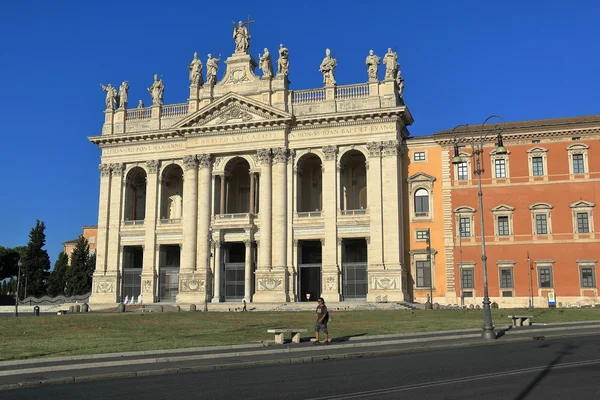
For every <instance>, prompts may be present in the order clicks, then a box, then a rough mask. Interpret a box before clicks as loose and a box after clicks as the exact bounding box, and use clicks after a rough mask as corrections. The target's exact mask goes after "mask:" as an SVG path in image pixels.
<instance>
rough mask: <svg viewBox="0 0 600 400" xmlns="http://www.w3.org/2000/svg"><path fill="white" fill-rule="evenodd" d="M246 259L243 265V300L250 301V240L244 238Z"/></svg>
mask: <svg viewBox="0 0 600 400" xmlns="http://www.w3.org/2000/svg"><path fill="white" fill-rule="evenodd" d="M244 245H246V259H245V265H244V268H245V269H244V300H246V302H248V303H249V302H251V301H252V241H250V240H244Z"/></svg>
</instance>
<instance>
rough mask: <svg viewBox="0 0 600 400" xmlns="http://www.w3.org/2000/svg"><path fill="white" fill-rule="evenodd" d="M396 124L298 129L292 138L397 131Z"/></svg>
mask: <svg viewBox="0 0 600 400" xmlns="http://www.w3.org/2000/svg"><path fill="white" fill-rule="evenodd" d="M395 131H396V124H376V125H360V126H340V127H336V128H325V129H310V130H296V131H292V132H290V135H289V137H290V139H302V138H311V137H321V136H345V135H357V134H365V133H378V132H395Z"/></svg>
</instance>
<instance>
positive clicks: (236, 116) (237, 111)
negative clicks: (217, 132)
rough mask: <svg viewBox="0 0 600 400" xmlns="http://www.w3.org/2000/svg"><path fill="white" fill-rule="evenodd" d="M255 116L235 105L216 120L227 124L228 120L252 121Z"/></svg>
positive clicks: (218, 122)
mask: <svg viewBox="0 0 600 400" xmlns="http://www.w3.org/2000/svg"><path fill="white" fill-rule="evenodd" d="M253 119H254V116H253V115H252V114H250V113H249V112H248V111H244V110H242V109H241V108H238V107H234V108H232V109H230V110H229V111H226V112H224V113H223V114H221V115H220V116H219V118H217V119H216V120H215V122H216V123H217V124H225V123H228V122H248V121H252V120H253Z"/></svg>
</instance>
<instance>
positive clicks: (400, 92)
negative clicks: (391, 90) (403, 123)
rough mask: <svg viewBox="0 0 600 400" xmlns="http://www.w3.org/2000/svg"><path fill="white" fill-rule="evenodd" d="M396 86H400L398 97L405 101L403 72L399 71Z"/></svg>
mask: <svg viewBox="0 0 600 400" xmlns="http://www.w3.org/2000/svg"><path fill="white" fill-rule="evenodd" d="M396 84H397V85H398V97H400V98H401V99H403V97H402V96H403V95H404V78H403V77H402V72H400V71H398V77H396Z"/></svg>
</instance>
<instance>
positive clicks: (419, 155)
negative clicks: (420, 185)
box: [414, 151, 425, 161]
mask: <svg viewBox="0 0 600 400" xmlns="http://www.w3.org/2000/svg"><path fill="white" fill-rule="evenodd" d="M414 160H415V161H425V152H424V151H416V152H415V154H414Z"/></svg>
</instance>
